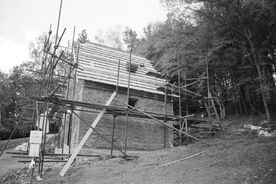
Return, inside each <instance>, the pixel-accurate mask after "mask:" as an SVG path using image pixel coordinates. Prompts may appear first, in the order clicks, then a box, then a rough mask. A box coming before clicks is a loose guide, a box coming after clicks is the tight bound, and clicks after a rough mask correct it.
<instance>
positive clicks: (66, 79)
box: [2, 0, 212, 178]
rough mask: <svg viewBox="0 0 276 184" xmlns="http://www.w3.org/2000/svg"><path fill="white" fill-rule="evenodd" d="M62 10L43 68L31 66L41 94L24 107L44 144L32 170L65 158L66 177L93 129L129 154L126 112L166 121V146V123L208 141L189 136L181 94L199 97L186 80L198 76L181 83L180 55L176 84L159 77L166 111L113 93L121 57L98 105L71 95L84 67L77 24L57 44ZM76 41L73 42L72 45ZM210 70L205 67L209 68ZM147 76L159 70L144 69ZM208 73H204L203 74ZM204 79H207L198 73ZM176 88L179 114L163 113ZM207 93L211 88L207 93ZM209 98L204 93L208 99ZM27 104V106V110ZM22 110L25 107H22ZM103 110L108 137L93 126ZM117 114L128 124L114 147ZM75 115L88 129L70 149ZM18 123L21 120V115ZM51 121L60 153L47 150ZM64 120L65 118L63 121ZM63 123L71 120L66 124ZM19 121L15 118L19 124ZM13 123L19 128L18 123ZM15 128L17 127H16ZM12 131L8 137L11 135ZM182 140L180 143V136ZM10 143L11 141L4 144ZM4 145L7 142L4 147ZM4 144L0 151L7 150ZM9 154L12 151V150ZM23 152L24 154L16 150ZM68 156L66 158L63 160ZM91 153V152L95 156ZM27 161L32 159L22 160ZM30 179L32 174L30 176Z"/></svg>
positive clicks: (166, 76) (63, 171)
mask: <svg viewBox="0 0 276 184" xmlns="http://www.w3.org/2000/svg"><path fill="white" fill-rule="evenodd" d="M61 9H62V0H61V3H60V9H59V17H58V23H57V30H56V34H55V40H54V43H52V42H51V41H50V40H51V35H52V29H51V26H50V28H49V31H48V35H47V36H46V38H45V42H44V48H43V52H44V55H43V57H42V61H41V70H40V71H33V72H37V73H38V74H39V75H40V79H41V80H40V81H39V83H38V86H39V94H37V95H34V96H33V97H32V98H31V99H32V101H31V103H30V105H29V106H28V107H27V108H30V109H32V110H33V111H32V112H33V113H32V117H29V118H27V119H28V120H29V121H31V122H32V125H33V126H35V127H37V129H38V130H41V131H42V133H43V134H42V144H41V150H40V154H39V157H34V158H33V160H34V162H35V166H34V167H33V171H32V173H33V172H34V170H35V168H36V164H38V167H37V168H38V173H39V175H40V178H42V175H43V165H44V163H45V162H66V164H65V166H64V167H63V168H62V170H61V172H60V173H59V175H60V176H64V175H65V174H66V172H67V170H68V169H69V167H70V165H71V164H72V163H73V162H74V160H75V158H76V157H77V156H93V155H82V154H80V153H79V151H80V150H81V148H82V147H83V145H84V144H85V142H86V141H87V139H88V138H89V136H90V135H91V134H92V132H95V133H96V134H98V135H99V136H100V137H102V138H103V139H104V140H105V141H106V142H107V143H108V144H110V146H111V149H110V155H111V156H113V151H114V149H116V150H118V151H120V152H121V153H122V155H123V157H124V158H127V157H129V155H128V154H127V137H128V136H127V135H128V134H127V131H128V126H129V125H128V122H129V120H128V119H129V117H135V118H147V119H151V120H152V121H153V122H155V123H158V124H161V125H162V126H164V143H163V144H164V148H165V147H166V136H167V135H168V130H167V129H168V128H169V129H172V130H173V131H175V132H177V133H178V134H179V136H180V137H182V136H186V137H189V138H190V139H193V140H196V141H199V142H201V143H203V144H206V145H209V144H208V143H207V142H205V141H202V140H200V139H198V138H197V137H195V136H193V135H191V134H190V133H189V132H188V126H189V125H191V124H192V123H195V122H189V121H188V119H189V118H191V117H192V116H193V115H192V114H191V115H189V114H188V109H187V107H186V112H187V113H186V114H185V115H183V114H182V106H181V98H182V96H183V94H184V95H185V94H186V93H190V94H193V95H196V96H200V97H201V95H200V94H198V93H196V92H193V91H190V90H188V89H187V87H188V86H191V85H193V84H195V83H196V82H190V83H188V84H187V81H190V80H198V79H188V78H187V79H186V77H185V79H184V85H183V86H182V85H181V83H182V81H181V77H180V68H181V67H182V66H181V65H180V62H179V60H178V66H177V70H178V85H174V84H171V83H169V74H168V71H166V73H165V75H163V76H160V77H163V78H165V86H163V89H164V113H162V114H158V113H149V112H145V111H142V110H140V109H139V108H136V107H134V106H131V105H129V103H125V102H123V101H121V100H120V99H118V98H117V94H118V89H119V80H120V60H118V69H117V71H118V72H117V84H116V90H115V91H114V92H113V93H112V95H111V96H110V98H109V99H108V100H107V102H106V103H105V105H102V104H95V103H88V102H82V101H78V100H76V98H75V95H76V92H75V91H76V82H77V73H78V71H79V70H82V68H81V67H80V66H79V63H78V57H79V46H78V44H79V43H76V42H74V39H75V38H74V37H75V36H74V35H75V28H74V33H73V40H72V45H70V44H68V47H62V46H60V43H61V40H62V38H63V36H64V33H65V31H66V28H65V29H63V32H62V34H61V35H60V36H59V24H60V16H61ZM75 45H77V47H76V48H75ZM131 58H132V57H131V52H130V55H129V68H130V67H131ZM207 70H208V69H207ZM148 75H159V74H157V73H156V74H153V73H151V74H150V73H148ZM130 76H131V71H130V70H129V71H128V86H127V99H128V100H129V95H130ZM207 78H208V77H207ZM202 79H206V77H205V78H202ZM175 90H177V91H178V100H179V113H178V115H177V116H176V115H168V114H167V104H168V95H169V92H171V91H175ZM208 95H209V92H208ZM211 98H212V97H210V96H208V99H211ZM112 101H117V102H119V103H120V104H121V107H117V106H116V107H115V106H111V105H110V104H111V102H112ZM27 108H26V109H27ZM82 108H87V109H89V110H88V111H87V112H95V111H96V112H98V115H97V117H96V119H95V120H94V121H93V123H92V124H90V123H88V122H86V121H85V120H84V119H82V117H81V116H80V115H78V113H76V112H78V111H81V110H82ZM26 109H25V110H26ZM24 114H25V113H23V115H22V117H21V118H25V116H24ZM104 114H112V115H113V122H112V136H111V140H110V139H108V138H106V137H105V136H103V135H101V134H100V133H99V132H98V131H97V130H96V129H95V128H96V126H97V124H98V123H99V121H100V119H101V118H102V116H103V115H104ZM118 116H125V117H126V124H125V134H124V148H123V149H122V148H121V147H118V146H116V145H115V144H114V142H115V138H114V130H115V126H116V117H118ZM73 117H76V118H78V119H79V120H80V122H82V123H83V124H85V125H86V126H87V127H88V130H87V132H86V134H85V135H84V137H83V138H82V140H81V141H80V142H79V143H78V145H77V147H76V148H75V149H74V150H73V149H72V148H71V145H72V144H71V143H72V131H73V130H72V125H73ZM169 121H173V122H178V124H179V126H178V128H176V127H175V126H174V125H171V124H169V123H168V122H169ZM19 122H21V119H20V120H19ZM50 122H53V123H61V124H62V125H61V126H60V130H62V132H63V133H62V132H61V131H59V132H58V133H59V135H58V137H59V138H60V139H59V144H60V147H61V153H60V154H49V153H46V150H45V145H46V139H47V127H48V126H49V124H50ZM62 122H63V123H62ZM65 122H69V123H68V124H67V123H65ZM18 125H19V123H18ZM16 128H17V127H16ZM16 128H15V129H16ZM66 131H68V134H67V135H68V136H67V137H66V133H65V132H66ZM11 137H12V135H11V136H10V138H11ZM180 140H181V144H183V142H182V140H183V139H182V138H181V139H180ZM8 143H9V140H8V141H7V143H6V146H7V144H8ZM6 146H5V147H6ZM5 147H4V149H3V151H2V153H3V152H4V150H5ZM10 154H15V153H12V152H10ZM20 154H22V153H20ZM26 154H27V153H23V156H22V155H19V156H17V158H27V157H26V156H25V155H26ZM57 156H58V157H60V156H63V158H64V159H62V160H60V159H57ZM68 156H69V159H68V160H66V159H65V158H67V157H68ZM94 156H95V155H94ZM25 161H27V162H29V161H30V160H25ZM31 178H32V177H31Z"/></svg>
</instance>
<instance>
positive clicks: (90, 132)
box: [59, 92, 117, 177]
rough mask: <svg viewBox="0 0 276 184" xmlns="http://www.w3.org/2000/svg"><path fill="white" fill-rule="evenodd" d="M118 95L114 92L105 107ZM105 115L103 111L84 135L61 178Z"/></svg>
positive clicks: (63, 169) (61, 173)
mask: <svg viewBox="0 0 276 184" xmlns="http://www.w3.org/2000/svg"><path fill="white" fill-rule="evenodd" d="M116 95H117V93H116V92H113V94H112V95H111V97H110V98H109V100H108V101H107V102H106V104H105V105H107V106H109V105H110V104H111V102H112V101H113V99H114V98H115V96H116ZM104 113H105V110H102V111H101V112H100V113H99V114H98V116H97V118H96V119H95V120H94V122H93V123H92V125H91V127H90V128H89V129H88V131H87V132H86V134H85V135H84V137H83V138H82V140H81V141H80V143H79V145H78V146H77V147H76V149H75V150H74V152H73V154H72V155H71V157H70V158H69V160H68V162H67V163H66V164H65V166H64V167H63V168H62V170H61V171H60V173H59V175H60V176H61V177H63V176H64V175H65V173H66V172H67V170H68V169H69V167H70V166H71V164H72V163H73V161H74V160H75V158H76V156H77V155H78V153H79V151H80V150H81V148H82V147H83V145H84V144H85V142H86V141H87V139H88V138H89V136H90V135H91V134H92V132H93V129H94V128H95V127H96V126H97V124H98V123H99V121H100V120H101V118H102V116H103V115H104Z"/></svg>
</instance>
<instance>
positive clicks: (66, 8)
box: [0, 0, 166, 73]
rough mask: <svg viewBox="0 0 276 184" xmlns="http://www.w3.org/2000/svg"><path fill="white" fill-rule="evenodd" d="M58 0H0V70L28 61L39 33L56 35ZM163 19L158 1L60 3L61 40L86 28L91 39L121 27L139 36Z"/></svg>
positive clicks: (73, 0)
mask: <svg viewBox="0 0 276 184" xmlns="http://www.w3.org/2000/svg"><path fill="white" fill-rule="evenodd" d="M59 5H60V0H0V70H1V71H4V72H6V73H8V72H9V71H10V70H11V69H12V67H13V66H15V65H19V64H20V63H22V62H24V61H28V60H30V57H29V44H30V42H33V41H34V40H35V38H37V37H38V36H39V35H41V34H42V33H45V32H47V31H48V30H49V27H50V24H52V30H53V32H54V33H55V31H56V25H57V19H58V11H59ZM165 19H166V10H165V9H164V8H163V7H162V6H161V4H160V0H63V6H62V13H61V20H60V21H61V22H60V31H59V33H61V32H62V30H63V29H64V28H66V32H65V35H64V38H63V40H66V41H67V40H72V37H73V29H74V26H76V35H77V34H78V33H80V32H81V30H83V29H86V30H87V33H88V37H89V39H90V40H93V38H94V36H95V34H96V33H97V32H98V31H99V30H107V29H109V28H111V27H113V26H116V25H121V26H122V27H123V28H125V27H126V26H128V27H130V28H132V29H134V30H135V31H136V32H137V33H138V34H140V35H141V34H142V32H143V28H144V27H146V26H147V25H148V24H149V23H154V22H162V21H164V20H165Z"/></svg>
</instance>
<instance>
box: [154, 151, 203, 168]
mask: <svg viewBox="0 0 276 184" xmlns="http://www.w3.org/2000/svg"><path fill="white" fill-rule="evenodd" d="M204 152H206V150H205V151H201V152H199V153H196V154H193V155H190V156H187V157H185V158H182V159H179V160H175V161H172V162H169V163H167V164H163V165H160V166H159V167H164V166H167V165H170V164H173V163H176V162H180V161H183V160H187V159H189V158H193V157H195V156H197V155H200V154H202V153H204Z"/></svg>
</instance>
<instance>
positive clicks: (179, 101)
mask: <svg viewBox="0 0 276 184" xmlns="http://www.w3.org/2000/svg"><path fill="white" fill-rule="evenodd" d="M177 61H178V69H177V72H178V94H179V97H178V112H179V116H180V117H181V116H182V107H181V78H180V69H179V68H180V61H179V56H178V58H177ZM181 127H182V122H181V120H179V130H180V131H182V129H181ZM179 139H180V145H183V141H182V134H181V133H180V132H179Z"/></svg>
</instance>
